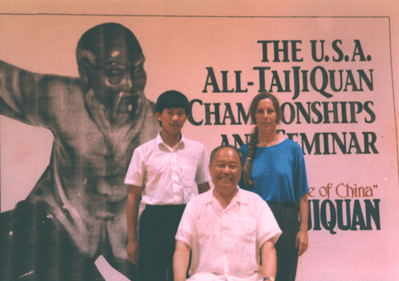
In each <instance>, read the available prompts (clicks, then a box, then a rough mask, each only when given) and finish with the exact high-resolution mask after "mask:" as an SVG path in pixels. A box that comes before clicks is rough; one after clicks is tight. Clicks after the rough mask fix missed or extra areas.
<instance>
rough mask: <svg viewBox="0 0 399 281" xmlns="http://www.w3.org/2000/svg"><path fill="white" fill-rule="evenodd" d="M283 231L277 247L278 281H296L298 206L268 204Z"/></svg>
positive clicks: (291, 204)
mask: <svg viewBox="0 0 399 281" xmlns="http://www.w3.org/2000/svg"><path fill="white" fill-rule="evenodd" d="M268 204H269V206H270V209H271V210H272V212H273V214H274V217H275V218H276V221H277V223H278V225H279V227H280V229H281V230H282V231H283V233H282V234H281V236H280V238H279V239H278V240H277V243H276V245H275V248H276V252H277V274H276V281H294V280H295V276H296V270H297V266H298V248H295V244H296V236H297V234H298V230H299V213H298V206H297V205H296V204H293V203H278V204H276V203H268Z"/></svg>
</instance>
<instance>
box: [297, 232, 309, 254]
mask: <svg viewBox="0 0 399 281" xmlns="http://www.w3.org/2000/svg"><path fill="white" fill-rule="evenodd" d="M308 246H309V241H308V232H307V231H305V230H299V232H298V234H297V235H296V246H295V247H296V248H298V247H299V248H298V256H301V255H302V254H303V253H305V252H306V250H307V249H308Z"/></svg>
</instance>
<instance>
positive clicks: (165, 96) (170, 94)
mask: <svg viewBox="0 0 399 281" xmlns="http://www.w3.org/2000/svg"><path fill="white" fill-rule="evenodd" d="M165 108H168V109H171V108H182V109H184V111H185V112H186V115H187V116H188V115H190V113H191V110H190V103H189V101H188V99H187V97H186V96H185V95H183V94H182V93H180V92H178V91H175V90H171V91H166V92H164V93H162V94H161V95H160V96H159V97H158V99H157V103H156V104H155V111H156V112H159V113H161V114H162V112H163V111H164V109H165Z"/></svg>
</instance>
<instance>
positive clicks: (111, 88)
mask: <svg viewBox="0 0 399 281" xmlns="http://www.w3.org/2000/svg"><path fill="white" fill-rule="evenodd" d="M102 51H103V53H102V57H98V59H97V63H96V66H95V68H94V69H93V71H92V72H91V75H90V77H89V83H90V85H91V87H92V88H93V90H94V96H95V97H96V99H97V100H98V101H99V102H100V103H101V104H103V105H104V106H105V108H107V109H110V110H111V112H112V113H113V114H116V115H118V114H122V115H124V114H128V115H130V114H133V115H134V114H135V112H136V110H137V104H138V99H139V98H140V97H142V96H143V95H144V94H143V91H144V87H145V84H146V80H147V76H146V73H145V71H144V56H143V55H142V54H137V53H135V52H134V50H132V49H127V48H126V45H125V44H122V42H115V41H114V44H111V45H109V46H105V47H104V48H103V50H102ZM112 117H115V118H116V116H111V119H112Z"/></svg>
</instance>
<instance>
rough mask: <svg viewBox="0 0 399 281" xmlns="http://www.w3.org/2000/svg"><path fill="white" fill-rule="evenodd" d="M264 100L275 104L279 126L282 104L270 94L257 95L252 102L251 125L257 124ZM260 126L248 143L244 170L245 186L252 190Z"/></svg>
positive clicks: (256, 128)
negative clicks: (253, 164) (259, 108)
mask: <svg viewBox="0 0 399 281" xmlns="http://www.w3.org/2000/svg"><path fill="white" fill-rule="evenodd" d="M263 99H270V100H271V101H272V102H273V106H274V110H275V111H276V115H277V119H276V124H278V123H279V122H280V120H281V114H282V113H281V109H280V104H279V102H278V100H277V98H276V97H275V96H274V95H273V94H271V93H268V92H261V93H259V94H257V95H256V96H255V97H254V98H253V99H252V102H251V105H250V107H249V114H250V116H251V123H252V124H256V118H255V115H256V109H257V107H258V103H259V101H261V100H263ZM258 133H259V132H258V126H257V125H256V126H255V128H254V130H253V131H252V133H251V136H250V139H249V143H248V154H247V161H246V162H245V165H244V168H243V175H242V177H243V181H244V184H245V185H246V187H247V189H249V190H251V189H252V188H253V186H254V184H255V182H254V181H253V180H252V177H251V175H252V160H253V159H254V157H255V153H256V147H257V144H258V141H259V140H258Z"/></svg>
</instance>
